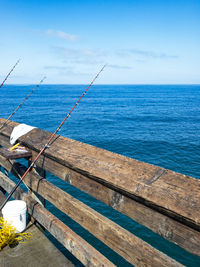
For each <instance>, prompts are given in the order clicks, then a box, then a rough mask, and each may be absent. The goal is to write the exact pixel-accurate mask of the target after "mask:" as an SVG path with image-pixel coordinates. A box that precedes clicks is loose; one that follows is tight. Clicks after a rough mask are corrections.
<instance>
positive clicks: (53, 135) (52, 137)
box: [0, 65, 106, 210]
mask: <svg viewBox="0 0 200 267" xmlns="http://www.w3.org/2000/svg"><path fill="white" fill-rule="evenodd" d="M105 66H106V65H104V66H103V68H102V69H101V70H100V71H99V72H98V73H97V75H96V76H95V77H94V79H93V80H92V82H91V83H90V84H89V86H88V87H87V89H86V90H85V91H84V92H83V93H82V95H81V96H80V98H79V99H78V101H77V102H76V103H75V105H74V106H73V107H72V109H71V110H70V112H69V113H68V114H67V115H66V116H65V118H64V119H63V121H62V122H61V123H60V125H59V126H58V128H57V129H56V130H55V132H54V133H52V135H51V136H50V138H49V140H48V141H47V143H46V144H45V145H44V147H43V148H42V149H41V150H40V152H39V153H38V154H37V156H36V158H35V159H34V160H33V161H32V163H31V165H30V166H29V167H28V169H27V170H26V171H25V173H24V174H23V176H22V177H21V179H20V180H19V181H18V183H17V184H16V185H15V186H14V188H13V189H12V190H11V192H10V193H9V194H8V196H7V198H6V199H5V200H4V202H3V203H2V204H1V206H0V210H2V208H3V207H4V206H5V204H6V203H7V202H8V200H9V199H10V198H11V196H12V194H13V193H14V192H15V190H16V189H17V188H18V186H19V185H20V183H21V182H22V181H23V179H24V178H25V177H26V175H27V174H28V173H29V171H30V170H31V169H32V168H33V167H34V164H35V163H36V161H37V160H38V159H39V157H40V156H41V154H42V153H43V152H44V151H45V150H46V149H47V148H49V147H50V145H51V144H52V143H53V142H54V141H55V140H53V139H54V137H55V135H56V134H57V132H58V131H59V130H60V128H61V127H62V125H63V124H64V123H65V121H66V120H67V119H68V118H69V116H70V114H71V113H72V111H73V110H74V109H75V107H76V106H77V105H78V103H79V102H80V101H81V99H82V98H83V97H84V95H85V94H86V93H87V91H88V89H89V88H90V87H91V86H92V84H93V83H94V81H95V80H96V79H97V78H98V76H99V74H100V73H101V72H102V71H103V69H104V68H105Z"/></svg>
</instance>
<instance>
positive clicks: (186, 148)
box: [0, 85, 200, 266]
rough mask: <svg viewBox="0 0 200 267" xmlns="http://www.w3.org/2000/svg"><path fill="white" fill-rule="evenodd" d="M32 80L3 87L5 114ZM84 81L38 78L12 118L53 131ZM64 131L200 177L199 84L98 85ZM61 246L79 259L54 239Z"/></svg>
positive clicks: (0, 113) (192, 259) (168, 247)
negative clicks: (41, 81) (66, 82)
mask: <svg viewBox="0 0 200 267" xmlns="http://www.w3.org/2000/svg"><path fill="white" fill-rule="evenodd" d="M33 87H34V85H5V86H3V87H2V88H1V98H0V117H1V118H7V117H8V116H9V115H10V113H11V112H12V111H13V110H14V109H15V108H16V107H17V105H18V104H19V102H20V101H21V100H22V99H23V98H24V97H25V96H26V95H27V94H28V93H29V92H30V91H31V90H32V88H33ZM86 87H87V85H41V86H40V88H39V89H37V90H36V91H35V92H34V94H33V95H32V96H31V97H30V98H29V99H28V100H27V101H26V102H25V103H24V105H23V106H22V108H20V109H19V110H18V112H17V113H16V114H15V115H14V116H13V118H12V120H14V121H17V122H19V123H26V124H29V125H32V126H35V127H38V128H41V129H44V130H47V131H50V132H53V131H54V130H55V129H56V128H57V126H58V124H59V123H60V122H61V121H62V119H63V118H64V116H65V115H66V113H68V112H69V111H70V109H71V107H72V106H73V105H74V103H75V102H76V101H77V99H78V98H79V96H80V95H81V94H82V92H83V91H84V90H85V89H86ZM59 134H60V135H63V136H66V137H69V138H72V139H75V140H78V141H81V142H84V143H87V144H91V145H93V146H97V147H100V148H104V149H107V150H109V151H112V152H115V153H119V154H122V155H124V156H127V157H131V158H134V159H137V160H140V161H144V162H147V163H151V164H155V165H158V166H161V167H164V168H167V169H170V170H173V171H175V172H180V173H183V174H186V175H190V176H193V177H195V178H197V179H200V171H199V170H200V85H94V86H92V87H91V88H90V89H89V91H88V93H87V94H86V96H85V97H84V98H83V100H82V101H81V102H80V104H79V105H78V106H77V108H76V109H75V111H74V112H73V113H72V114H71V116H70V118H69V119H68V120H67V122H66V123H65V124H64V126H63V127H62V128H61V131H60V132H59ZM47 179H49V180H50V181H52V182H54V183H55V184H56V185H57V186H59V187H61V188H63V189H64V190H67V192H70V194H72V195H74V196H76V197H77V198H78V199H80V200H81V201H83V202H84V203H86V204H87V205H89V206H91V207H93V208H95V209H96V210H97V211H99V212H101V213H102V214H104V215H105V216H107V217H108V218H110V219H112V220H113V221H115V222H117V223H119V224H120V225H121V226H123V227H125V228H126V229H128V230H129V231H130V232H132V233H134V234H136V235H137V236H139V237H140V238H142V239H143V240H145V241H147V242H149V243H150V244H152V246H154V247H156V248H157V249H159V250H161V251H163V252H164V253H166V254H168V255H169V256H171V257H173V258H174V259H176V260H177V261H179V262H180V263H182V264H184V265H186V266H200V258H199V257H196V256H193V255H191V254H189V253H188V252H186V251H185V250H183V249H181V248H179V247H177V246H176V245H174V244H171V243H170V242H168V241H166V240H164V239H163V238H161V237H160V236H158V235H156V234H154V233H153V232H152V231H150V230H148V229H147V228H145V227H143V226H141V225H139V224H137V223H136V222H134V221H133V220H131V219H130V218H128V217H126V216H124V215H121V214H120V213H119V212H117V211H114V210H113V209H111V208H109V207H108V208H107V207H106V206H105V205H104V204H102V203H100V202H99V201H95V200H94V198H92V197H90V196H88V195H86V194H85V193H83V192H81V191H80V190H78V189H75V188H74V187H72V186H70V185H66V184H65V183H64V182H62V181H61V180H60V179H57V178H56V177H54V176H52V175H50V174H48V175H47ZM48 208H49V209H50V210H51V212H52V213H54V214H55V215H56V216H58V217H59V218H61V219H62V220H63V221H64V222H65V223H66V224H67V225H68V226H70V227H71V228H72V229H73V230H74V231H76V232H77V233H78V234H79V235H81V236H82V237H83V238H84V239H86V240H87V241H88V242H90V243H91V244H92V245H94V246H95V247H96V248H97V249H98V250H100V251H101V252H102V253H103V254H104V255H106V256H107V257H109V259H110V260H112V261H113V262H114V263H115V264H116V265H117V266H131V265H130V264H128V263H127V262H126V261H125V260H123V259H122V258H120V257H119V256H117V255H116V253H114V252H113V251H112V250H110V249H109V248H108V247H107V246H105V245H104V244H103V243H102V242H100V241H98V240H97V239H96V238H94V237H93V236H92V235H91V234H89V233H88V232H87V231H86V230H84V229H83V228H81V227H80V226H79V225H78V224H77V223H75V222H73V221H72V220H71V219H70V218H69V217H68V216H66V215H64V214H62V213H61V212H58V211H57V210H56V209H55V208H54V207H53V206H52V205H51V204H50V203H48ZM48 236H49V238H50V239H52V240H53V242H54V243H55V245H56V246H58V247H59V249H60V250H61V251H62V252H63V253H64V254H65V255H67V256H68V257H69V258H70V259H72V260H73V261H74V263H75V264H76V266H81V264H80V263H79V262H78V261H76V260H75V259H73V257H72V256H71V255H70V254H69V253H68V252H67V251H66V250H65V249H64V248H63V247H62V246H61V245H59V244H58V242H56V241H55V240H54V238H53V237H51V236H50V235H48Z"/></svg>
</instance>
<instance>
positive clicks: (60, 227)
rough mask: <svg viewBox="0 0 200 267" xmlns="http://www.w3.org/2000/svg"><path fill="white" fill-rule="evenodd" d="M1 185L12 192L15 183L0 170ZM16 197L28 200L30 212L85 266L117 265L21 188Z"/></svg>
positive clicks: (15, 194)
mask: <svg viewBox="0 0 200 267" xmlns="http://www.w3.org/2000/svg"><path fill="white" fill-rule="evenodd" d="M0 185H1V186H2V187H3V188H4V189H5V190H6V191H7V192H10V191H11V189H12V188H13V187H14V185H15V184H14V182H12V181H11V180H10V179H9V178H8V177H7V176H5V175H4V174H2V173H1V172H0ZM14 197H15V198H16V199H23V200H24V201H26V203H27V206H28V212H29V214H31V215H32V216H33V217H34V218H35V219H36V220H37V221H38V222H39V223H40V224H41V225H43V226H44V227H45V228H46V229H47V230H48V231H49V232H50V233H51V234H52V235H53V236H54V237H55V238H56V239H57V240H58V241H59V242H60V243H61V244H62V245H63V246H64V247H66V248H67V249H68V250H69V251H70V252H71V253H72V254H73V255H74V256H75V257H76V258H77V259H78V260H80V261H81V262H82V263H83V264H84V265H85V266H95V267H97V266H98V267H100V266H101V267H105V266H111V267H112V266H115V265H114V264H113V263H111V262H110V261H109V260H108V259H106V258H105V257H104V256H103V255H102V254H100V253H99V252H98V251H97V250H96V249H94V248H93V247H92V246H91V245H89V244H88V243H87V242H86V241H85V240H83V239H82V238H81V237H80V236H78V235H77V234H76V233H74V232H73V231H72V230H71V229H70V228H69V227H67V226H66V225H65V224H64V223H62V222H61V221H60V220H59V219H57V218H56V217H55V216H54V215H52V214H51V213H50V212H49V211H47V210H46V209H45V208H44V207H42V206H41V205H40V204H39V203H37V202H36V201H35V200H33V199H32V198H31V197H30V196H28V195H27V194H26V193H24V191H23V190H22V189H21V188H18V189H17V190H16V192H15V193H14Z"/></svg>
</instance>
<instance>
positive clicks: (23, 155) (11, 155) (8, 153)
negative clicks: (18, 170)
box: [0, 147, 32, 159]
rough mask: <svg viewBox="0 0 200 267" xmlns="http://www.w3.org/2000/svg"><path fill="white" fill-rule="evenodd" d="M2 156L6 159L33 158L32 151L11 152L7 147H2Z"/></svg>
mask: <svg viewBox="0 0 200 267" xmlns="http://www.w3.org/2000/svg"><path fill="white" fill-rule="evenodd" d="M0 155H2V156H3V157H5V158H6V159H21V158H29V157H31V156H32V153H31V151H28V150H12V151H11V150H9V149H7V148H5V147H0Z"/></svg>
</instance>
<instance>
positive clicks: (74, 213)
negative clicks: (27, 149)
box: [25, 174, 178, 266]
mask: <svg viewBox="0 0 200 267" xmlns="http://www.w3.org/2000/svg"><path fill="white" fill-rule="evenodd" d="M25 183H26V185H28V186H29V187H31V188H32V190H34V191H35V192H37V193H39V194H40V195H41V196H43V197H44V198H46V199H47V200H48V201H50V202H51V203H52V204H54V205H55V206H56V207H57V208H58V209H60V210H61V211H63V212H64V213H66V214H67V215H68V216H70V217H71V218H72V219H73V220H75V221H76V222H78V223H79V224H80V225H82V226H83V227H84V228H85V229H86V230H88V231H89V232H90V233H92V234H93V235H94V236H96V237H97V238H98V239H100V240H101V241H102V242H104V243H105V244H106V245H108V246H109V247H110V248H112V249H113V250H114V251H115V252H117V253H118V254H119V255H121V256H122V257H123V258H124V259H126V260H127V261H128V262H130V263H132V264H133V265H138V264H141V263H142V262H143V264H146V265H150V264H155V265H156V264H158V263H160V266H177V265H176V264H178V263H177V262H175V261H173V260H172V259H171V258H169V257H168V256H166V255H165V254H163V253H162V252H160V251H158V250H156V249H155V248H153V247H152V246H150V245H149V244H147V243H146V242H144V241H143V240H141V239H140V238H138V237H136V236H135V235H133V234H131V233H130V232H128V231H127V230H125V229H124V228H122V227H120V226H119V225H117V224H116V223H114V222H112V221H111V220H109V219H107V218H106V217H104V216H102V215H101V214H99V213H98V212H96V211H95V210H93V209H91V208H90V207H88V206H87V205H85V204H83V203H82V202H80V201H79V200H77V199H75V198H73V197H72V196H71V195H69V194H68V193H66V192H64V191H62V190H61V189H59V188H57V187H56V186H54V185H53V184H51V183H49V182H47V181H46V180H45V179H43V178H42V177H40V176H38V175H36V174H32V175H31V177H30V175H27V176H26V177H25ZM58 196H59V198H58ZM174 264H175V265H174Z"/></svg>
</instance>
